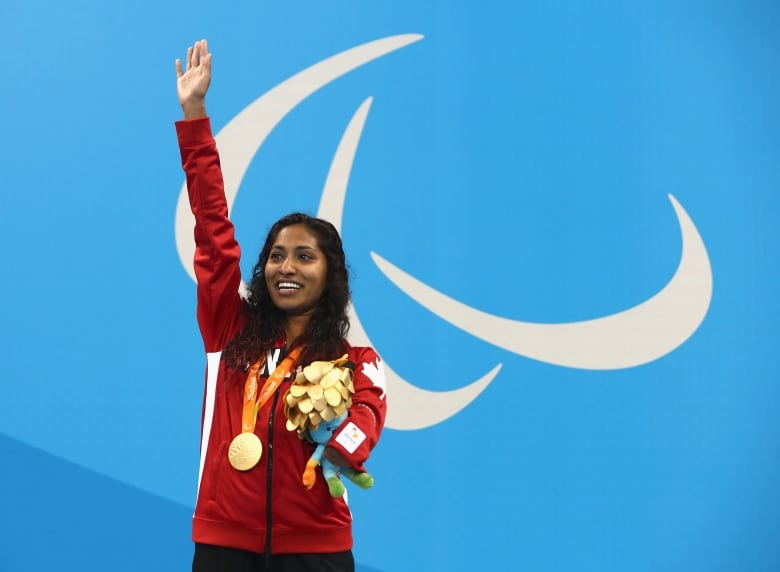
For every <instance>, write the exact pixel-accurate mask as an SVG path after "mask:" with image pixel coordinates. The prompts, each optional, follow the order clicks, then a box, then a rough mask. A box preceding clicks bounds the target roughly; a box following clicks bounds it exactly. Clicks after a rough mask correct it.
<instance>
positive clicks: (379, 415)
mask: <svg viewBox="0 0 780 572" xmlns="http://www.w3.org/2000/svg"><path fill="white" fill-rule="evenodd" d="M349 359H350V361H352V363H354V364H355V373H354V375H353V381H354V384H355V393H354V394H353V396H352V406H351V407H350V408H349V416H348V417H347V419H346V420H345V421H344V423H342V425H341V427H339V429H338V430H337V431H336V432H335V433H334V434H333V437H332V438H331V440H330V442H329V443H328V445H329V446H331V447H333V448H335V449H336V450H338V451H339V452H340V453H341V454H342V455H343V456H344V457H345V458H346V459H347V460H348V461H349V462H350V464H351V465H352V468H353V469H355V470H357V471H365V468H364V466H363V465H364V463H365V462H366V461H367V460H368V457H369V455H370V454H371V451H372V449H373V448H374V446H376V444H377V442H378V441H379V436H380V434H381V433H382V428H383V427H384V425H385V415H386V414H387V394H386V391H385V370H384V366H383V365H382V358H380V357H379V355H378V354H377V353H376V352H375V351H374V350H373V349H371V348H354V347H353V348H351V349H350V351H349Z"/></svg>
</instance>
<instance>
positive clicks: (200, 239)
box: [176, 117, 243, 352]
mask: <svg viewBox="0 0 780 572" xmlns="http://www.w3.org/2000/svg"><path fill="white" fill-rule="evenodd" d="M176 134H177V136H178V139H179V150H180V152H181V163H182V167H183V168H184V172H185V173H186V176H187V192H188V195H189V200H190V208H191V209H192V214H193V215H194V216H195V277H196V279H197V281H198V325H199V326H200V332H201V336H202V337H203V343H204V345H205V347H206V352H217V351H221V350H222V349H223V348H224V347H225V345H226V344H227V342H228V341H230V339H231V338H232V337H233V336H234V335H235V333H236V332H237V331H238V329H239V328H240V323H241V320H242V312H241V308H242V305H243V301H242V300H241V297H240V296H239V293H238V289H239V286H240V284H241V270H240V267H239V259H240V257H241V250H240V248H239V246H238V242H236V239H235V233H234V229H233V223H231V222H230V220H229V219H228V208H227V200H226V199H225V187H224V183H223V180H222V169H221V167H220V162H219V153H218V152H217V145H216V142H215V141H214V137H213V136H212V134H211V122H210V121H209V119H208V118H207V117H204V118H201V119H190V120H185V121H178V122H176Z"/></svg>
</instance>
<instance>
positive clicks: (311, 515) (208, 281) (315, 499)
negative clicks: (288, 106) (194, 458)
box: [176, 118, 386, 554]
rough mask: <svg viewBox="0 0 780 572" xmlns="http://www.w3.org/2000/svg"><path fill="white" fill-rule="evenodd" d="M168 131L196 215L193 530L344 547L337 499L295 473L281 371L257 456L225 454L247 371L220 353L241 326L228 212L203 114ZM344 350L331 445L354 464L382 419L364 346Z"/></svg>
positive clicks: (346, 540) (296, 452)
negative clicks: (236, 463)
mask: <svg viewBox="0 0 780 572" xmlns="http://www.w3.org/2000/svg"><path fill="white" fill-rule="evenodd" d="M176 131H177V135H178V138H179V148H180V151H181V159H182V166H183V167H184V171H185V173H186V176H187V189H188V192H189V200H190V206H191V208H192V212H193V213H194V215H195V244H196V251H195V274H196V277H197V282H198V304H197V308H198V309H197V314H198V324H199V326H200V331H201V335H202V337H203V343H204V345H205V350H206V356H207V365H206V387H205V392H204V400H203V420H202V433H201V460H200V476H199V480H198V497H197V503H196V507H195V514H194V517H193V531H192V538H193V540H194V541H195V542H201V543H206V544H215V545H219V546H229V547H234V548H240V549H244V550H250V551H253V552H258V553H263V552H265V551H266V549H268V548H270V552H271V553H274V554H279V553H311V552H340V551H344V550H348V549H351V548H352V526H351V525H352V517H351V514H350V512H349V508H348V507H347V504H346V501H345V500H344V499H343V498H337V499H333V498H331V496H330V494H329V493H328V488H327V485H326V483H325V480H324V479H323V477H322V474H321V472H320V471H319V469H318V470H317V473H318V474H317V482H316V484H315V486H314V488H313V489H312V490H307V489H306V488H305V487H304V486H303V484H302V482H301V477H302V475H303V471H304V468H305V465H306V461H307V459H308V458H309V456H310V455H311V453H312V452H313V450H314V446H313V445H311V444H309V443H308V442H306V441H302V440H300V439H299V438H298V436H297V434H296V432H294V431H288V430H287V429H286V427H285V422H286V419H285V416H284V410H283V406H284V403H283V401H284V400H283V398H282V396H283V395H284V393H285V392H286V391H287V388H288V387H289V385H290V378H288V379H287V380H285V381H284V382H283V384H282V386H281V387H280V388H279V389H278V390H277V392H276V394H275V395H274V396H272V397H271V399H269V401H268V403H266V404H265V405H264V406H263V407H262V408H261V410H260V411H259V413H258V416H257V424H256V426H255V433H256V434H257V435H258V436H259V437H260V439H261V441H262V442H263V445H264V450H263V457H262V458H261V460H260V462H259V463H258V465H257V466H255V467H254V468H253V469H251V470H249V471H246V472H240V471H237V470H236V469H234V468H233V467H231V466H230V464H229V463H228V456H227V449H228V445H229V444H230V441H231V440H232V439H233V437H235V436H236V435H237V434H238V433H240V430H241V411H242V405H243V391H244V379H245V376H246V374H245V372H243V371H239V370H236V369H233V368H229V367H227V366H226V365H225V364H224V362H222V361H221V360H220V355H221V352H222V350H223V348H224V347H225V345H226V344H227V342H229V341H230V340H231V339H232V338H233V336H235V334H236V333H237V332H238V331H239V329H240V328H241V326H242V320H243V317H242V305H243V304H244V301H243V300H242V298H241V297H240V296H239V293H238V292H239V285H240V282H241V275H240V269H239V257H240V249H239V246H238V243H237V242H236V239H235V236H234V231H233V225H232V223H231V222H230V220H228V216H227V212H228V211H227V203H226V199H225V193H224V186H223V180H222V171H221V169H220V161H219V155H218V153H217V148H216V144H215V142H214V138H213V136H212V133H211V125H210V121H209V119H208V118H203V119H193V120H186V121H179V122H177V123H176ZM348 353H349V359H350V361H352V362H353V363H354V364H355V365H356V369H355V374H354V383H355V394H354V396H353V405H352V407H351V408H350V413H349V419H348V420H347V422H346V423H345V424H344V425H343V426H342V428H341V429H340V431H339V432H338V433H337V434H335V435H334V437H333V439H332V440H331V442H330V445H331V446H333V447H334V448H336V449H337V450H338V451H339V452H341V454H342V455H344V456H345V457H346V458H347V459H348V460H349V461H350V462H351V464H352V466H353V467H354V468H356V469H358V470H362V469H363V463H364V462H365V461H366V460H367V459H368V456H369V453H370V452H371V449H372V448H373V447H374V445H375V444H376V442H377V440H378V439H379V434H380V432H381V430H382V426H383V424H384V419H385V412H386V401H385V390H384V373H383V367H382V362H381V360H380V358H379V356H378V355H377V354H376V352H375V351H374V350H373V349H371V348H367V347H350V349H349V352H348ZM337 357H339V356H333V358H334V359H335V358H337ZM266 361H267V362H268V361H269V360H266ZM264 375H266V376H267V375H268V372H267V369H266V371H265V372H264ZM261 383H262V382H261ZM348 486H349V485H348Z"/></svg>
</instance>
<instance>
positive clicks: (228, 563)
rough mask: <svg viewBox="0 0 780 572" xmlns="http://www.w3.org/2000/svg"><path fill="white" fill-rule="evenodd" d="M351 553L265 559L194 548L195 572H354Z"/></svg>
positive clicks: (239, 552) (200, 546)
mask: <svg viewBox="0 0 780 572" xmlns="http://www.w3.org/2000/svg"><path fill="white" fill-rule="evenodd" d="M354 571H355V559H354V558H353V557H352V551H351V550H347V551H346V552H334V553H328V554H273V555H271V557H270V558H266V556H265V555H264V554H257V553H255V552H249V551H247V550H239V549H237V548H227V547H224V546H212V545H210V544H195V556H194V557H193V559H192V572H354Z"/></svg>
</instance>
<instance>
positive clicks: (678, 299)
mask: <svg viewBox="0 0 780 572" xmlns="http://www.w3.org/2000/svg"><path fill="white" fill-rule="evenodd" d="M669 200H670V201H671V202H672V206H673V207H674V210H675V213H676V214H677V219H678V222H679V224H680V231H681V233H682V254H681V256H680V263H679V265H678V267H677V271H676V272H675V274H674V276H673V277H672V279H671V280H670V281H669V283H668V284H667V285H666V286H665V287H664V288H663V289H662V290H661V291H660V292H658V293H657V294H656V295H655V296H653V297H651V298H649V299H648V300H646V301H645V302H643V303H641V304H639V305H637V306H634V307H633V308H630V309H628V310H625V311H623V312H619V313H617V314H612V315H609V316H604V317H602V318H597V319H593V320H586V321H582V322H572V323H567V324H538V323H530V322H520V321H514V320H509V319H507V318H502V317H500V316H494V315H491V314H487V313H485V312H481V311H479V310H476V309H474V308H472V307H470V306H467V305H465V304H462V303H461V302H458V301H457V300H454V299H452V298H450V297H449V296H446V295H445V294H442V293H441V292H438V291H436V290H434V289H433V288H431V287H429V286H427V285H426V284H424V283H422V282H420V281H419V280H417V279H415V278H413V277H412V276H410V275H409V274H407V273H405V272H404V271H402V270H400V269H399V268H397V267H396V266H393V265H392V264H391V263H390V262H388V261H387V260H385V259H384V258H382V257H381V256H379V255H378V254H376V253H373V252H372V253H371V256H372V257H373V259H374V262H375V263H376V265H377V266H378V267H379V269H380V270H381V271H382V272H383V273H384V275H385V276H387V278H388V279H389V280H390V281H391V282H393V284H395V285H396V286H398V288H400V289H401V290H403V291H404V292H405V293H406V294H407V295H408V296H410V297H411V298H413V299H414V300H416V301H417V302H418V303H420V304H422V305H423V306H425V307H426V308H428V309H429V310H430V311H431V312H433V313H434V314H436V315H437V316H439V317H440V318H442V319H444V320H446V321H448V322H449V323H451V324H453V325H454V326H456V327H458V328H460V329H462V330H464V331H466V332H468V333H470V334H471V335H473V336H476V337H478V338H480V339H482V340H484V341H486V342H488V343H490V344H493V345H495V346H497V347H500V348H503V349H505V350H508V351H510V352H512V353H515V354H518V355H522V356H526V357H530V358H533V359H536V360H539V361H542V362H546V363H551V364H555V365H561V366H567V367H573V368H580V369H595V370H607V369H621V368H628V367H634V366H638V365H641V364H644V363H648V362H651V361H653V360H656V359H658V358H660V357H662V356H664V355H666V354H668V353H669V352H671V351H672V350H674V349H675V348H677V347H678V346H680V345H681V344H682V343H683V342H685V340H687V339H688V338H689V337H690V336H691V335H692V334H693V333H694V332H695V331H696V330H697V329H698V327H699V325H700V324H701V322H702V321H703V320H704V317H705V316H706V314H707V310H708V309H709V306H710V300H711V299H712V269H711V267H710V260H709V257H708V256H707V250H706V248H705V247H704V242H703V241H702V238H701V236H700V235H699V232H698V231H697V230H696V226H695V225H694V224H693V221H691V219H690V217H689V216H688V214H687V213H686V212H685V209H683V207H682V206H681V205H680V203H678V202H677V200H676V199H675V198H674V197H673V196H672V195H669Z"/></svg>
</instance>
